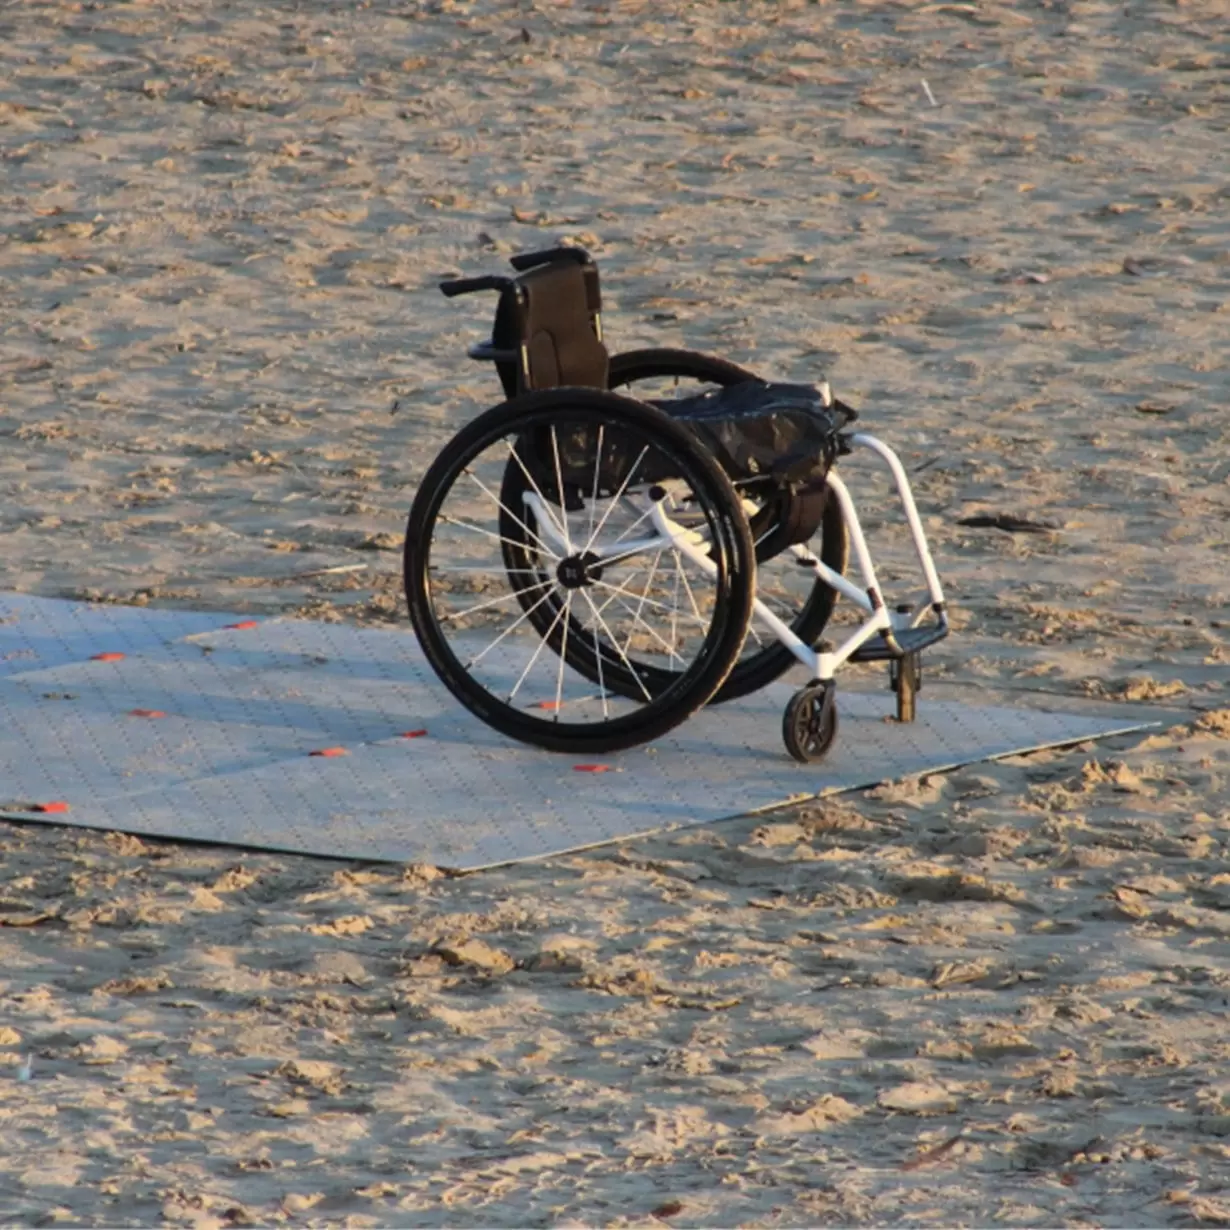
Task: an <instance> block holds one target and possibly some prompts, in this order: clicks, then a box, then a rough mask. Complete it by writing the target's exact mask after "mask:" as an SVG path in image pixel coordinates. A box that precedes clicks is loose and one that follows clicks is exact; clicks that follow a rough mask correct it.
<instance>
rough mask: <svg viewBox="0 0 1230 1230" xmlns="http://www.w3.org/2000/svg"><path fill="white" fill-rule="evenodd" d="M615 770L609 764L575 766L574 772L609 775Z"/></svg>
mask: <svg viewBox="0 0 1230 1230" xmlns="http://www.w3.org/2000/svg"><path fill="white" fill-rule="evenodd" d="M612 768H613V766H612V765H609V764H574V765H573V766H572V771H573V772H574V773H609V772H610V771H611V769H612Z"/></svg>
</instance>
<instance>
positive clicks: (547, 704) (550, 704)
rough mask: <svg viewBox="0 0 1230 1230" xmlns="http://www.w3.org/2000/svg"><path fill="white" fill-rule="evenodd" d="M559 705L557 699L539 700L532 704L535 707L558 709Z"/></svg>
mask: <svg viewBox="0 0 1230 1230" xmlns="http://www.w3.org/2000/svg"><path fill="white" fill-rule="evenodd" d="M559 707H560V703H559V701H558V700H540V701H539V702H538V704H536V705H535V706H534V708H535V709H558V708H559Z"/></svg>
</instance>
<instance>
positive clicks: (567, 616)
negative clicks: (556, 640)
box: [555, 589, 577, 722]
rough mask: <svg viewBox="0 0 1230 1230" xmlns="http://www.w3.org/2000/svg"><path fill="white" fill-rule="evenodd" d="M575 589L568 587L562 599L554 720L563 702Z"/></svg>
mask: <svg viewBox="0 0 1230 1230" xmlns="http://www.w3.org/2000/svg"><path fill="white" fill-rule="evenodd" d="M576 592H577V591H576V590H575V589H570V590H569V591H568V597H567V598H565V599H564V636H563V641H562V643H561V644H560V647H559V672H558V673H557V674H556V676H555V720H556V721H557V722H558V721H559V711H560V709H561V708H562V707H563V704H564V664H565V663H566V662H567V661H568V625H569V624H570V623H571V622H572V597H573V595H574V594H575V593H576Z"/></svg>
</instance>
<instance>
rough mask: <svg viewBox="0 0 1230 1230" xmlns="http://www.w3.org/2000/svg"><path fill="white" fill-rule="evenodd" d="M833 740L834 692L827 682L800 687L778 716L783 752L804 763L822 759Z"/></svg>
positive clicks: (834, 717)
mask: <svg viewBox="0 0 1230 1230" xmlns="http://www.w3.org/2000/svg"><path fill="white" fill-rule="evenodd" d="M835 738H837V689H836V688H835V687H834V686H833V684H832V683H830V682H824V683H809V684H808V685H807V687H805V688H800V689H799V690H798V691H797V692H796V693H795V694H794V695H793V696H792V697H791V698H790V703H789V704H788V705H787V706H786V712H785V713H784V714H783V715H782V739H783V740H784V741H785V744H786V750H787V751H788V752H789V753H790V754H791V755H792V756H793V757H794V758H795V760H800V761H802V762H803V763H804V764H807V763H808V762H810V761H816V760H823V759H824V757H825V754H826V753H827V752H828V750H829V748H830V747H832V746H833V740H834V739H835Z"/></svg>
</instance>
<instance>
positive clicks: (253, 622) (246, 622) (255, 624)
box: [222, 619, 260, 632]
mask: <svg viewBox="0 0 1230 1230" xmlns="http://www.w3.org/2000/svg"><path fill="white" fill-rule="evenodd" d="M222 626H223V627H224V628H231V629H234V630H237V631H240V632H242V631H244V630H245V629H247V628H259V627H260V620H259V619H241V620H240V621H239V622H238V623H237V624H223V625H222Z"/></svg>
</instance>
